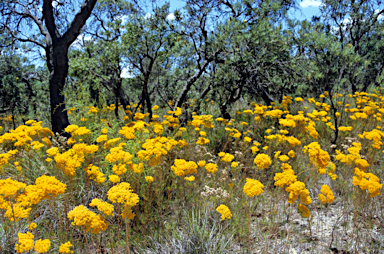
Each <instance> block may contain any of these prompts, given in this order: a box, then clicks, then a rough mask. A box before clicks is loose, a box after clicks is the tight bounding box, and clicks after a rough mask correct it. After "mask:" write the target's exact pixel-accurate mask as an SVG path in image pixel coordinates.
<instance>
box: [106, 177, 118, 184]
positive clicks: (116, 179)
mask: <svg viewBox="0 0 384 254" xmlns="http://www.w3.org/2000/svg"><path fill="white" fill-rule="evenodd" d="M108 180H109V181H110V182H111V183H118V182H120V177H119V176H117V175H110V176H108Z"/></svg>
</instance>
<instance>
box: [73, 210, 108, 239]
mask: <svg viewBox="0 0 384 254" xmlns="http://www.w3.org/2000/svg"><path fill="white" fill-rule="evenodd" d="M68 218H69V219H70V220H73V222H72V225H74V226H75V225H76V226H79V227H84V228H85V231H86V232H88V231H91V232H92V233H95V234H97V233H99V231H100V230H106V229H107V228H108V222H107V221H105V220H104V219H103V218H102V217H101V215H97V214H96V213H94V212H92V211H90V210H88V208H86V207H85V206H83V205H79V206H76V207H75V208H74V209H73V210H72V211H69V213H68Z"/></svg>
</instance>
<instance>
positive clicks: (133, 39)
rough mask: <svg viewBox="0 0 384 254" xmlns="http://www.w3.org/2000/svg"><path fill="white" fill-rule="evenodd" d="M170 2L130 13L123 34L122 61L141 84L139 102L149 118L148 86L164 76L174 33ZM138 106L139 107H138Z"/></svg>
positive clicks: (170, 57) (150, 102) (150, 101)
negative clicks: (151, 8)
mask: <svg viewBox="0 0 384 254" xmlns="http://www.w3.org/2000/svg"><path fill="white" fill-rule="evenodd" d="M168 15H169V5H168V4H166V5H163V6H161V7H154V9H153V13H144V12H143V11H138V12H137V13H135V14H131V15H130V17H129V21H128V22H127V23H126V24H125V26H124V27H125V30H124V32H123V35H122V44H123V60H124V63H125V65H126V66H128V67H129V68H130V69H131V72H132V75H134V76H135V77H136V78H137V79H138V80H139V81H140V83H141V89H142V94H141V99H140V102H139V105H141V106H142V110H144V108H145V107H146V108H147V112H148V113H149V115H150V119H151V118H152V100H151V98H150V93H151V92H150V89H152V90H154V89H155V88H156V86H158V85H159V84H158V83H156V82H157V80H158V78H160V77H162V76H165V73H164V72H165V71H166V70H167V68H168V67H167V66H169V65H171V64H172V63H171V61H172V53H173V52H174V49H173V47H174V46H175V40H176V38H175V36H174V34H173V32H172V31H171V29H170V27H169V25H168V24H167V22H166V21H167V19H168V18H169V16H168ZM139 105H138V106H139Z"/></svg>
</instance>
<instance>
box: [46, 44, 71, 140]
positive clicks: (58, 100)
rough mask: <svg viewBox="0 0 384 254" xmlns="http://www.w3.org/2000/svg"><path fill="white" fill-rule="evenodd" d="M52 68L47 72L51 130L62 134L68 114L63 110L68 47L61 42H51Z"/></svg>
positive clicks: (66, 124)
mask: <svg viewBox="0 0 384 254" xmlns="http://www.w3.org/2000/svg"><path fill="white" fill-rule="evenodd" d="M52 51H53V52H52V64H53V69H51V70H50V74H49V95H50V102H51V123H52V131H53V132H54V133H56V132H58V133H60V134H62V132H64V129H65V128H66V127H67V126H68V125H69V120H68V114H67V111H66V110H65V97H64V94H63V89H64V85H65V79H66V77H67V74H68V68H69V60H68V47H66V45H62V43H53V44H52Z"/></svg>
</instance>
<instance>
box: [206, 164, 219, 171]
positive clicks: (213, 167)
mask: <svg viewBox="0 0 384 254" xmlns="http://www.w3.org/2000/svg"><path fill="white" fill-rule="evenodd" d="M205 169H206V170H207V172H208V173H212V174H213V173H216V172H217V170H218V168H217V164H215V163H208V164H206V165H205Z"/></svg>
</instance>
